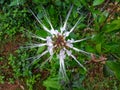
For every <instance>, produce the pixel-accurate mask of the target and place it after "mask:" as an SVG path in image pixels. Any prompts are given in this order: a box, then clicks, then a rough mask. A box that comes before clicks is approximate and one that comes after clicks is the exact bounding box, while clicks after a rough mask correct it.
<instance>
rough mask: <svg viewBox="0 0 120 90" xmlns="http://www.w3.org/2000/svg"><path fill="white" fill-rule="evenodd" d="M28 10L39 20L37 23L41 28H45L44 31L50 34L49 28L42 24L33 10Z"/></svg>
mask: <svg viewBox="0 0 120 90" xmlns="http://www.w3.org/2000/svg"><path fill="white" fill-rule="evenodd" d="M30 12H31V13H32V15H33V16H34V17H35V19H36V20H37V21H38V22H39V24H40V25H41V26H42V27H43V29H44V30H45V31H47V32H49V33H50V34H52V33H51V32H50V30H49V29H48V28H47V27H46V26H45V25H44V24H42V22H41V21H40V20H39V19H38V17H37V16H36V15H35V14H34V13H33V11H32V10H31V9H30Z"/></svg>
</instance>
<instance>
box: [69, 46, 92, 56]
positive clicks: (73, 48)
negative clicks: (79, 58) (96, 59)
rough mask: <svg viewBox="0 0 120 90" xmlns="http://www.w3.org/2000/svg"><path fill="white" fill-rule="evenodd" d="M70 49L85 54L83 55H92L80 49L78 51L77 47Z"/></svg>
mask: <svg viewBox="0 0 120 90" xmlns="http://www.w3.org/2000/svg"><path fill="white" fill-rule="evenodd" d="M70 48H72V49H73V50H75V51H78V52H81V53H83V54H86V55H91V53H89V52H86V51H83V50H80V49H78V48H75V47H70Z"/></svg>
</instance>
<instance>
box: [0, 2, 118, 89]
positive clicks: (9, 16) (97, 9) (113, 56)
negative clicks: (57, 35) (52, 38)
mask: <svg viewBox="0 0 120 90" xmlns="http://www.w3.org/2000/svg"><path fill="white" fill-rule="evenodd" d="M119 2H120V1H119V0H0V90H18V89H20V90H120V3H119ZM71 5H73V9H72V12H71V15H70V17H69V20H68V27H72V26H74V24H75V23H76V21H77V20H78V19H79V17H80V16H83V17H84V20H82V22H80V23H79V24H78V25H77V27H76V28H75V30H74V31H73V32H72V33H71V34H70V37H71V38H74V39H76V40H78V39H82V38H86V37H90V36H93V37H92V38H90V39H88V40H86V41H83V42H80V43H76V44H75V47H77V48H79V49H82V50H85V51H87V52H90V53H92V54H91V55H89V56H88V55H87V56H86V55H84V54H82V53H77V52H75V53H74V51H73V53H74V55H75V56H76V58H77V60H78V61H79V62H81V63H82V65H83V66H84V67H85V68H86V70H84V69H82V68H81V67H79V65H78V64H77V63H75V62H74V61H73V59H72V58H70V57H66V60H65V64H66V72H67V75H68V77H69V82H67V83H66V82H64V80H59V79H58V78H59V75H58V74H59V62H58V61H59V60H58V59H57V57H56V56H54V57H53V58H52V60H51V61H50V62H48V63H46V64H45V65H44V66H43V67H42V68H41V63H42V62H43V61H45V59H46V57H49V54H46V55H44V56H43V57H41V58H40V59H39V60H38V61H37V62H34V64H31V62H32V61H31V60H28V58H30V57H32V56H36V55H37V54H40V53H42V52H43V51H44V50H45V49H46V47H42V48H41V47H40V48H30V49H28V48H21V47H24V46H26V45H28V44H29V43H36V42H37V43H41V40H38V39H36V38H32V37H31V36H32V35H33V34H35V35H38V36H41V37H46V36H47V35H49V34H48V33H46V32H45V31H44V30H43V28H42V27H41V25H40V24H39V23H38V22H37V20H36V19H35V17H34V15H33V14H32V13H31V12H30V10H32V11H33V12H34V13H35V15H36V16H37V17H38V18H39V19H40V20H42V22H43V23H44V24H45V25H46V26H47V27H49V26H48V23H47V22H46V19H45V18H44V16H45V13H44V10H43V8H44V9H45V11H46V13H47V15H48V17H49V18H50V20H51V22H52V24H53V26H54V28H56V29H58V30H59V27H60V25H61V22H64V20H65V18H66V15H67V13H68V11H69V9H70V7H71Z"/></svg>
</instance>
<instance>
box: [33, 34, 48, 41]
mask: <svg viewBox="0 0 120 90" xmlns="http://www.w3.org/2000/svg"><path fill="white" fill-rule="evenodd" d="M32 37H33V38H38V39H40V40H43V41H46V39H45V38H43V37H40V36H37V35H33V36H32Z"/></svg>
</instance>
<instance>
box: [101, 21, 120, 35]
mask: <svg viewBox="0 0 120 90" xmlns="http://www.w3.org/2000/svg"><path fill="white" fill-rule="evenodd" d="M103 30H105V32H107V33H108V32H112V31H117V30H120V19H117V20H114V21H112V22H111V23H110V24H107V25H105V26H104V27H103Z"/></svg>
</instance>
